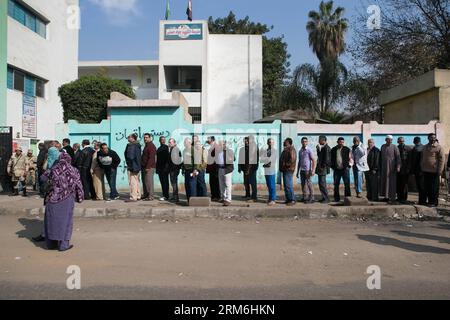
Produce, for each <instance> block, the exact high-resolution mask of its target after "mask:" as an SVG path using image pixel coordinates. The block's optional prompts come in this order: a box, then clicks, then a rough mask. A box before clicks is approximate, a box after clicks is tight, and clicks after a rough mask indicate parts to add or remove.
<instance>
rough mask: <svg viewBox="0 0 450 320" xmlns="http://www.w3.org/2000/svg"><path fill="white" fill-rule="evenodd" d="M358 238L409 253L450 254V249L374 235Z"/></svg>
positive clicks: (359, 235) (359, 236)
mask: <svg viewBox="0 0 450 320" xmlns="http://www.w3.org/2000/svg"><path fill="white" fill-rule="evenodd" d="M357 237H358V238H359V239H360V240H364V241H368V242H371V243H375V244H377V245H382V246H392V247H397V248H400V249H404V250H409V251H413V252H423V253H435V254H450V250H448V249H444V248H439V247H433V246H427V245H422V244H415V243H410V242H405V241H401V240H398V239H394V238H388V237H380V236H374V235H361V234H358V235H357Z"/></svg>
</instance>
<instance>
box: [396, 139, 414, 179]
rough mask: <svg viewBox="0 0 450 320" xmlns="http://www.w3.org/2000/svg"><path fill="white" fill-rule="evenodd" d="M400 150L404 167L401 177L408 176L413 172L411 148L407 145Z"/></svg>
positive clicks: (399, 147) (401, 146) (401, 169)
mask: <svg viewBox="0 0 450 320" xmlns="http://www.w3.org/2000/svg"><path fill="white" fill-rule="evenodd" d="M398 150H399V151H400V159H401V162H402V166H401V168H400V174H401V175H408V174H409V172H410V171H411V147H409V146H407V145H405V144H404V145H399V146H398Z"/></svg>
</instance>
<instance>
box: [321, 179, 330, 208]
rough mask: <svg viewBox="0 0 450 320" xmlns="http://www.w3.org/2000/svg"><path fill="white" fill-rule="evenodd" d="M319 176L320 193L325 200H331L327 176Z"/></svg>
mask: <svg viewBox="0 0 450 320" xmlns="http://www.w3.org/2000/svg"><path fill="white" fill-rule="evenodd" d="M318 177H319V189H320V193H321V194H322V200H323V201H326V202H328V201H330V198H329V197H328V189H327V176H324V175H322V176H318Z"/></svg>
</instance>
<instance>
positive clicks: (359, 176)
mask: <svg viewBox="0 0 450 320" xmlns="http://www.w3.org/2000/svg"><path fill="white" fill-rule="evenodd" d="M363 174H364V172H362V171H360V170H358V168H357V167H356V166H354V167H353V179H355V190H356V193H362V187H363Z"/></svg>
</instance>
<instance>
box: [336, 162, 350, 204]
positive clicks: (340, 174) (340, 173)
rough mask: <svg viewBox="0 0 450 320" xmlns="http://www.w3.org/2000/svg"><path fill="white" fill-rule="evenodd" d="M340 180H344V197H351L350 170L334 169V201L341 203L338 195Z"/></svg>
mask: <svg viewBox="0 0 450 320" xmlns="http://www.w3.org/2000/svg"><path fill="white" fill-rule="evenodd" d="M341 179H342V180H344V186H345V196H346V197H351V196H352V192H351V190H350V169H348V168H346V169H336V170H334V201H335V202H339V201H341V195H340V194H339V185H340V184H341Z"/></svg>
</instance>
